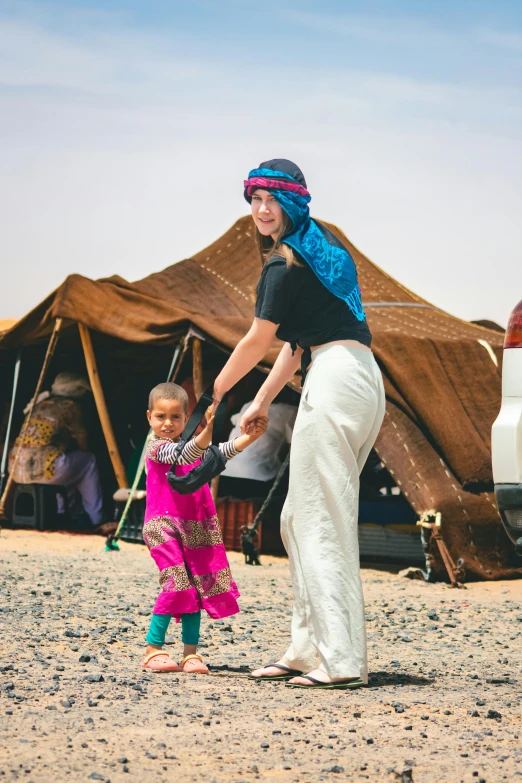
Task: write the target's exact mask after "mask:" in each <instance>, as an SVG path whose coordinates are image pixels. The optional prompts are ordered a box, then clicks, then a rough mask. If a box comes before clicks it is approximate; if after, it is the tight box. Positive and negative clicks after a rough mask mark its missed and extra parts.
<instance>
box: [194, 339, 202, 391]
mask: <svg viewBox="0 0 522 783" xmlns="http://www.w3.org/2000/svg"><path fill="white" fill-rule="evenodd" d="M192 383H193V385H194V396H195V397H196V400H199V398H200V397H201V395H202V394H203V391H204V389H203V355H202V351H201V340H200V339H199V338H198V337H193V338H192Z"/></svg>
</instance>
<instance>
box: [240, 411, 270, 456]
mask: <svg viewBox="0 0 522 783" xmlns="http://www.w3.org/2000/svg"><path fill="white" fill-rule="evenodd" d="M250 426H251V427H252V429H251V431H250V432H245V433H243V435H240V436H239V437H238V438H235V440H234V445H235V447H236V449H237V450H238V451H243V449H246V448H247V447H248V446H250V445H251V444H252V443H254V441H256V440H257V439H258V438H260V437H261V435H263V434H264V433H265V432H266V428H267V427H268V419H266V418H261V419H254V421H253V422H252V424H251V425H250Z"/></svg>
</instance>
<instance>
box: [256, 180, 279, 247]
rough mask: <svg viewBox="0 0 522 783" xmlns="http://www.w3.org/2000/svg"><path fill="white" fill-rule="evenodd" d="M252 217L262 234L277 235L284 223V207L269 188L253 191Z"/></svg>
mask: <svg viewBox="0 0 522 783" xmlns="http://www.w3.org/2000/svg"><path fill="white" fill-rule="evenodd" d="M252 217H253V218H254V223H255V224H256V228H257V230H258V231H259V233H260V234H262V235H263V236H264V237H269V236H271V237H275V236H276V235H277V234H278V233H279V231H280V229H281V225H282V223H283V208H282V206H281V204H280V203H279V202H278V201H277V200H276V199H275V198H274V196H273V195H272V194H271V193H270V192H269V191H268V190H255V191H254V192H253V193H252Z"/></svg>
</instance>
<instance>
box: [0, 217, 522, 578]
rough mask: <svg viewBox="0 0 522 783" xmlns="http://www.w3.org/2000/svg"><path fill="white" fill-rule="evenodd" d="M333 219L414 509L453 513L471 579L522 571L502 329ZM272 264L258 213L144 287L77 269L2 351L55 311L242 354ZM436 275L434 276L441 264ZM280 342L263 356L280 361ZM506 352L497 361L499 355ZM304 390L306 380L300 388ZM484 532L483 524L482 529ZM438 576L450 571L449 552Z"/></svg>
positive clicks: (133, 338) (35, 333)
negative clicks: (507, 507) (258, 232)
mask: <svg viewBox="0 0 522 783" xmlns="http://www.w3.org/2000/svg"><path fill="white" fill-rule="evenodd" d="M326 225H327V226H328V227H329V228H330V229H331V230H332V231H333V232H334V233H335V234H336V235H337V237H338V238H339V239H340V240H341V241H342V242H343V243H344V244H345V245H346V247H347V248H348V250H349V252H350V254H351V255H352V257H353V258H354V260H355V262H356V264H357V269H358V274H359V283H360V287H361V291H362V296H363V302H364V304H365V306H366V313H367V318H368V323H369V326H370V329H371V331H372V334H373V340H374V341H373V349H374V352H375V355H376V358H377V360H378V362H379V364H380V367H381V369H382V371H383V374H384V378H385V387H386V395H387V415H386V418H385V424H384V425H383V429H382V431H381V434H380V436H379V438H378V441H377V444H376V451H377V453H378V455H379V457H380V458H381V459H382V461H383V462H384V464H385V465H386V467H387V468H388V470H389V471H390V472H391V473H392V475H393V476H394V478H395V480H396V482H397V484H398V486H400V487H401V489H402V491H403V494H404V495H405V497H406V498H407V500H408V501H409V502H410V503H411V505H412V507H413V509H414V510H415V511H416V512H417V513H418V514H419V515H420V514H422V513H424V512H426V511H429V510H436V511H440V512H441V513H442V534H443V536H444V539H445V541H446V543H447V545H448V547H449V549H450V553H451V555H452V557H453V558H454V560H455V561H456V560H458V559H459V558H462V559H463V560H464V561H465V568H466V571H467V575H468V578H500V577H501V576H502V577H507V576H518V575H521V574H522V569H521V568H520V567H519V566H518V564H517V561H516V560H514V559H513V558H514V555H513V553H512V546H511V544H510V543H509V541H508V539H507V537H506V536H505V534H504V531H503V528H502V525H501V523H500V518H499V515H498V511H497V509H496V506H495V501H494V496H493V494H492V489H493V485H492V471H491V456H490V430H491V425H492V423H493V421H494V419H495V417H496V415H497V413H498V410H499V407H500V401H501V374H500V368H501V362H502V344H503V335H502V334H501V333H500V332H499V331H497V330H493V329H489V328H486V327H483V326H480V325H477V324H472V323H468V322H466V321H462V320H459V319H458V318H455V317H453V316H451V315H449V314H448V313H445V312H444V311H442V310H440V309H438V308H436V307H434V306H433V305H431V304H430V303H429V302H427V301H426V300H424V299H422V298H421V297H419V296H417V295H416V294H414V293H413V292H412V291H410V290H408V289H407V288H405V287H404V286H403V285H401V284H400V283H399V282H398V281H396V280H394V279H393V278H392V277H391V276H389V275H387V274H386V273H385V272H384V271H383V270H381V269H380V268H379V267H378V266H376V265H375V264H374V263H372V262H371V261H370V260H369V259H368V258H367V257H366V256H364V255H363V254H362V253H361V252H360V251H359V250H358V249H357V248H356V247H355V246H354V245H353V244H352V243H351V242H350V241H349V240H348V239H347V237H346V236H345V235H344V234H343V233H342V232H341V231H340V230H339V229H338V228H336V227H335V226H333V225H331V224H328V223H326ZM260 272H261V267H260V261H259V257H258V254H257V250H256V247H255V241H254V232H253V227H252V222H251V218H250V217H249V216H246V217H243V218H240V219H239V220H238V221H237V222H236V223H235V224H234V225H233V226H232V227H231V228H230V229H229V230H228V231H227V232H226V233H225V234H224V235H223V236H222V237H220V238H219V239H218V240H217V241H216V242H214V243H213V244H211V245H210V246H209V247H207V248H206V249H205V250H202V251H201V252H200V253H197V254H196V255H195V256H193V257H192V258H190V259H187V260H185V261H181V262H180V263H177V264H174V265H173V266H170V267H168V268H167V269H165V270H163V271H162V272H157V273H154V274H151V275H149V276H148V277H145V278H143V279H142V280H139V281H137V282H134V283H130V282H128V281H126V280H124V279H123V278H121V277H118V276H113V277H108V278H105V279H102V280H96V281H94V280H90V279H88V278H85V277H83V276H81V275H71V276H69V277H68V278H67V279H66V280H65V281H64V283H63V284H62V285H61V286H60V287H59V288H58V289H57V290H56V291H54V292H53V293H52V294H51V295H50V296H48V297H47V298H46V299H45V300H44V301H43V302H42V303H41V304H40V305H39V306H38V307H36V308H35V309H34V310H33V311H32V312H31V313H29V314H28V315H27V316H26V317H25V318H23V319H22V320H21V321H18V322H17V323H16V324H15V326H14V327H13V328H12V329H11V330H10V331H8V332H5V333H3V334H2V335H0V349H1V348H13V347H17V346H20V345H27V344H31V343H34V342H36V341H39V340H42V339H43V338H45V337H46V336H47V335H49V334H50V332H51V330H52V327H53V323H54V320H55V318H56V317H58V316H60V317H62V318H64V319H66V323H67V321H70V322H78V321H79V322H81V323H83V324H85V325H86V326H87V327H89V328H91V329H93V330H96V331H98V332H101V333H103V334H107V335H110V336H112V337H115V338H119V339H121V340H124V341H126V342H129V343H139V344H151V345H152V344H155V345H167V344H171V343H172V342H173V341H174V340H175V335H177V334H179V332H180V330H182V329H183V328H187V326H188V325H189V324H192V325H194V326H195V327H196V328H197V329H198V330H200V331H201V332H202V333H203V334H204V335H206V336H208V337H209V338H211V339H212V340H214V341H215V342H217V343H219V344H220V345H221V346H223V347H224V348H225V349H228V350H232V349H233V348H234V347H235V345H236V344H237V342H238V340H239V339H241V337H243V336H244V334H245V333H246V332H247V330H248V328H249V326H250V324H251V322H252V318H253V314H254V303H255V288H256V285H257V281H258V279H259V275H260ZM434 274H435V272H434ZM279 348H280V343H279V344H278V343H277V341H276V342H274V345H273V347H272V349H271V350H270V352H269V354H268V355H267V357H266V358H265V360H264V366H265V367H266V368H267V369H269V367H270V366H271V365H272V364H273V362H274V360H275V357H276V356H277V353H278V351H279ZM494 360H495V361H494ZM293 385H294V386H295V388H296V389H298V388H299V382H298V380H297V379H296V381H295V383H294V384H293ZM478 531H480V532H478ZM431 554H432V556H433V565H434V568H435V570H436V572H437V573H438V572H440V573H441V574H443V573H444V567H443V564H442V561H441V560H440V557H439V555H438V551H436V550H433V551H432V552H431Z"/></svg>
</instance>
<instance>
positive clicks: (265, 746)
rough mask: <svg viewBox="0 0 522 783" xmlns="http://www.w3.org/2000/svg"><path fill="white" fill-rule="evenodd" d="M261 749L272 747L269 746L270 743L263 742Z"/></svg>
mask: <svg viewBox="0 0 522 783" xmlns="http://www.w3.org/2000/svg"><path fill="white" fill-rule="evenodd" d="M261 747H262V748H269V747H270V745H269V744H268V742H262V743H261Z"/></svg>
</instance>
